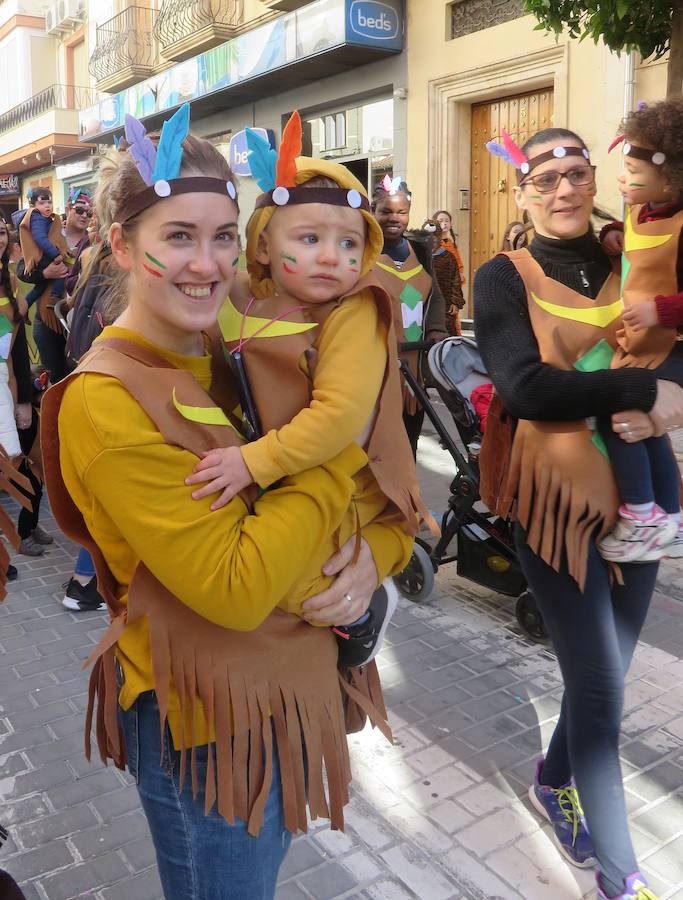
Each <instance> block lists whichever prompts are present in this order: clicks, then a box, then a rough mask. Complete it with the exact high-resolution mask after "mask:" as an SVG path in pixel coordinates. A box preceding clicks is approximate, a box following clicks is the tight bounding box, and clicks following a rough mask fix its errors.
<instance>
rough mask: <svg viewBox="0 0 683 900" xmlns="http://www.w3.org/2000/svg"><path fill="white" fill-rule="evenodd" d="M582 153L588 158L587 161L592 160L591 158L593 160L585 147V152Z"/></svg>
mask: <svg viewBox="0 0 683 900" xmlns="http://www.w3.org/2000/svg"><path fill="white" fill-rule="evenodd" d="M581 152H582V153H583V155H584V156H585V157H586V159H590V158H591V155H590V153H589V152H588V150H586V148H585V147H584V148H583V150H582V151H581Z"/></svg>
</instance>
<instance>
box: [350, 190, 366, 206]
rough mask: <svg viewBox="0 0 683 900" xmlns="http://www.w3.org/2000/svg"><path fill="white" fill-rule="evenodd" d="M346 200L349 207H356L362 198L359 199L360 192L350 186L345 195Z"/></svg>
mask: <svg viewBox="0 0 683 900" xmlns="http://www.w3.org/2000/svg"><path fill="white" fill-rule="evenodd" d="M346 202H347V203H348V204H349V206H350V207H351V209H358V207H359V206H360V205H361V203H362V202H363V200H362V199H361V195H360V193H359V192H358V191H357V190H356V189H355V188H351V190H350V191H349V192H348V194H347V195H346Z"/></svg>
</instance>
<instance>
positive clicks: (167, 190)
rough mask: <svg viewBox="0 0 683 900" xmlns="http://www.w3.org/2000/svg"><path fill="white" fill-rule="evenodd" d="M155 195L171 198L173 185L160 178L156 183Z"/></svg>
mask: <svg viewBox="0 0 683 900" xmlns="http://www.w3.org/2000/svg"><path fill="white" fill-rule="evenodd" d="M154 193H155V194H156V195H157V197H170V196H171V185H170V184H169V183H168V181H164V179H163V178H160V179H159V181H155V182H154Z"/></svg>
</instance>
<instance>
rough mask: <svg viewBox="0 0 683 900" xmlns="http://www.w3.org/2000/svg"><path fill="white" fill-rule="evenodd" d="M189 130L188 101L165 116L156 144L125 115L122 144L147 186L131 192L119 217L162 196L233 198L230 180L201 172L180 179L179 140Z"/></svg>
mask: <svg viewBox="0 0 683 900" xmlns="http://www.w3.org/2000/svg"><path fill="white" fill-rule="evenodd" d="M189 130H190V104H189V103H184V104H183V105H182V106H181V107H180V108H179V109H178V110H176V112H175V113H174V114H173V115H172V116H171V118H170V119H167V120H166V121H165V122H164V124H163V126H162V129H161V137H160V138H159V143H158V144H157V145H156V146H154V143H153V142H152V140H151V139H150V138H149V136H148V135H147V130H146V129H145V126H144V125H143V124H142V122H140V121H139V120H138V119H136V118H135V117H134V116H131V115H126V129H125V135H126V144H127V149H128V152H129V153H130V155H131V156H132V157H133V159H134V160H135V165H136V166H137V169H138V172H139V173H140V177H141V178H142V180H143V181H144V182H145V184H146V185H147V187H146V188H145V190H143V191H140V192H139V193H138V194H134V195H133V196H132V197H131V198H130V200H129V201H128V202H127V203H125V204H124V209H123V211H122V213H121V215H120V216H119V219H120V221H121V222H127V221H129V220H130V219H132V218H134V217H135V216H137V215H139V213H141V212H142V211H143V210H145V209H148V207H150V206H152V205H153V204H154V203H157V202H158V201H159V200H163V199H164V198H165V197H172V196H173V197H175V196H177V195H179V194H190V193H192V194H194V193H200V192H202V193H212V194H222V195H225V194H227V195H228V197H230V199H231V200H235V201H236V200H237V190H236V188H235V185H234V184H233V182H232V181H223V180H222V179H221V178H210V177H208V176H205V175H196V176H188V177H185V178H181V176H180V169H181V166H182V161H183V141H184V140H185V138H186V137H187V135H188V132H189Z"/></svg>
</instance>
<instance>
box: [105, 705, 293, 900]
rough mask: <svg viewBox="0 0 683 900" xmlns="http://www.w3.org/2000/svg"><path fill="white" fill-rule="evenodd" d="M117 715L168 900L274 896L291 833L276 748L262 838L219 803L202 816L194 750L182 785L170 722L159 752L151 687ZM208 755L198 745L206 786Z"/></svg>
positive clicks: (258, 899) (200, 774) (156, 711)
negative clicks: (286, 821)
mask: <svg viewBox="0 0 683 900" xmlns="http://www.w3.org/2000/svg"><path fill="white" fill-rule="evenodd" d="M119 715H120V719H121V724H122V727H123V731H124V735H125V740H126V749H127V751H128V769H129V771H130V773H131V775H132V776H133V777H134V778H135V780H136V783H137V787H138V793H139V794H140V800H141V801H142V806H143V809H144V811H145V815H146V816H147V821H148V822H149V828H150V831H151V833H152V839H153V841H154V847H155V849H156V855H157V864H158V866H159V875H160V876H161V884H162V886H163V889H164V897H165V900H271V898H273V897H274V896H275V886H276V884H277V877H278V872H279V869H280V866H281V864H282V861H283V859H284V858H285V856H286V854H287V850H288V849H289V844H290V842H291V837H292V836H291V834H290V832H289V831H287V830H286V829H285V826H284V817H283V809H282V785H281V782H280V767H279V764H278V757H277V753H275V755H274V760H273V784H272V788H271V791H270V795H269V797H268V800H267V802H266V808H265V814H264V822H263V826H262V828H261V830H260V831H259V834H258V837H252V836H251V835H249V834H247V825H246V822H243V821H241V820H239V819H236V820H235V824H234V825H230V824H229V823H228V822H227V821H226V820H225V819H224V818H223V817H222V816H220V815H219V814H218V812H217V810H216V808H215V806H214V808H213V809H212V810H211V812H210V813H209V814H208V815H204V793H203V790H202V791H200V792H199V793H198V795H197V799H196V800H193V798H192V779H191V777H190V760H189V755H188V760H187V774H186V779H185V783H184V785H183V789H182V790H181V789H180V785H179V773H180V753H179V752H177V751H176V750H175V749H174V747H173V740H172V738H171V731H170V729H169V727H168V724H167V725H166V726H165V746H164V751H163V758H162V753H161V735H160V729H159V707H158V705H157V701H156V696H155V694H154V692H153V691H147V692H146V693H144V694H141V695H140V696H139V697H138V699H137V700H136V702H135V703H134V704H133V706H132V707H131V708H130V709H129V710H128V711H126V712H123V711H122V710H119ZM160 760H161V763H160ZM206 761H207V748H206V746H204V747H198V748H197V774H198V777H199V784H200V785H202V786H203V784H204V779H205V775H206ZM244 777H245V778H246V777H247V773H246V772H245V773H244Z"/></svg>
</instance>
